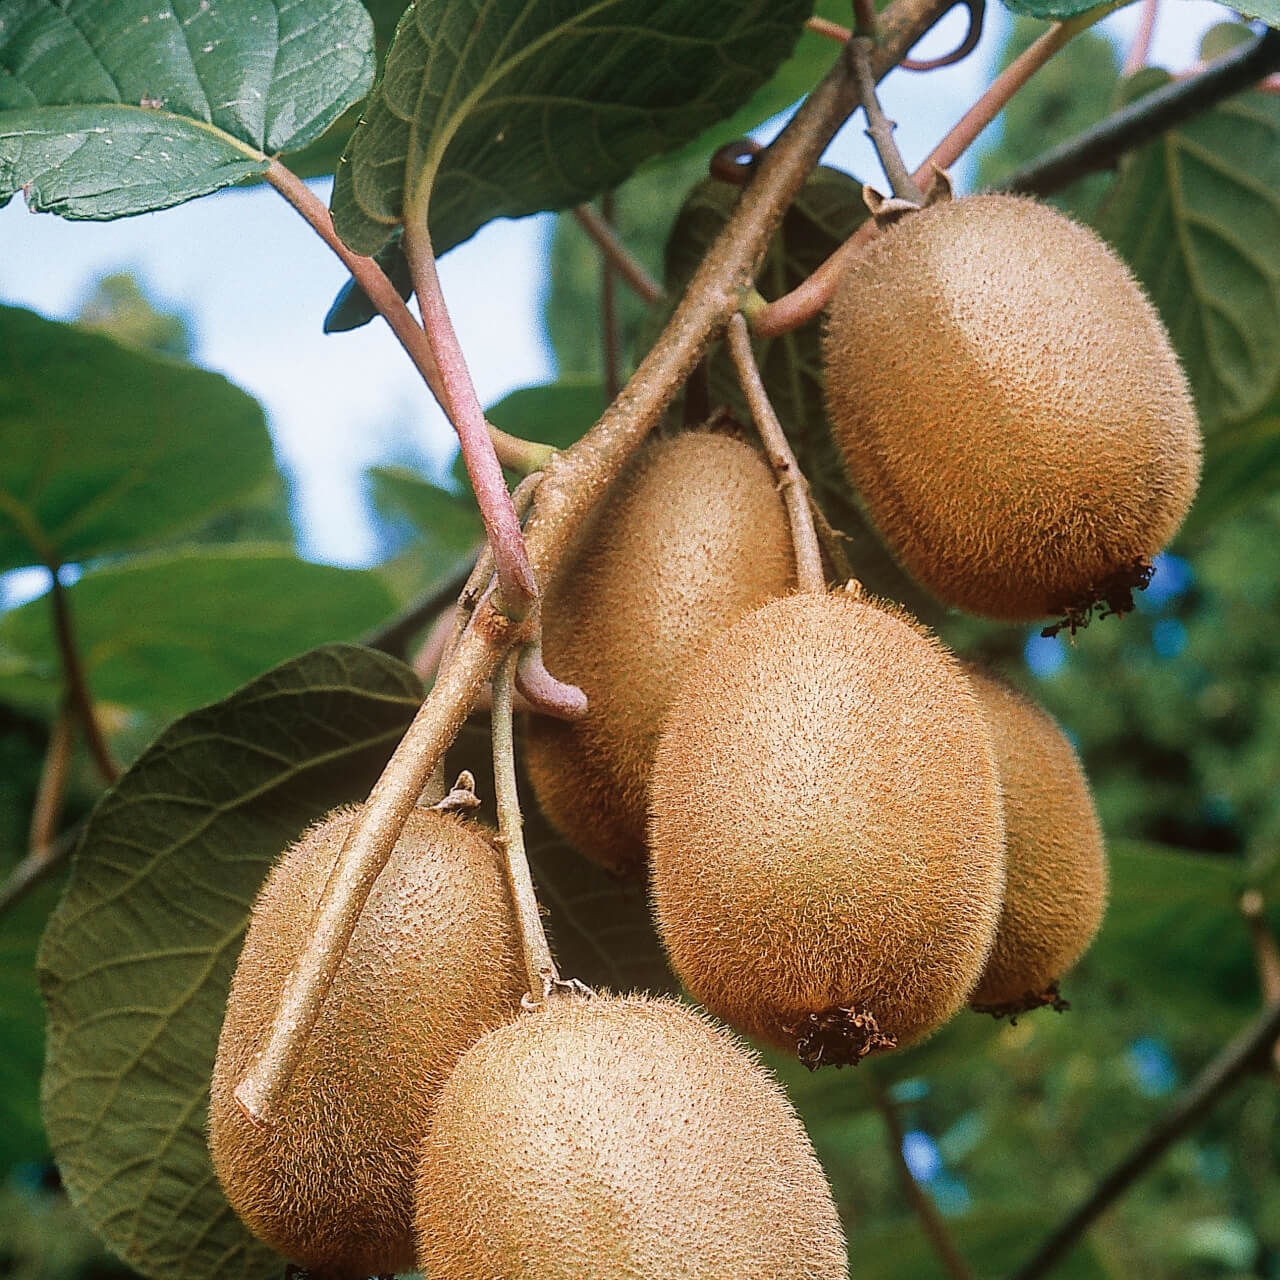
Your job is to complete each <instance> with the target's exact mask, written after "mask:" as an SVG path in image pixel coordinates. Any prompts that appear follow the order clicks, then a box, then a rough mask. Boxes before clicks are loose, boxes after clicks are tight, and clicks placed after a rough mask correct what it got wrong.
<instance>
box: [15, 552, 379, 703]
mask: <svg viewBox="0 0 1280 1280" xmlns="http://www.w3.org/2000/svg"><path fill="white" fill-rule="evenodd" d="M67 595H68V598H69V601H70V605H71V611H72V615H73V617H74V620H75V626H76V635H77V640H78V644H79V649H80V653H81V657H82V660H83V662H84V665H85V668H86V671H87V673H88V678H89V686H90V688H91V689H92V690H93V693H94V696H95V697H96V698H98V699H99V700H102V701H106V702H115V703H119V704H121V705H122V706H126V707H132V708H136V709H137V710H141V711H153V712H158V713H160V714H164V715H177V714H179V713H181V712H183V711H187V710H189V709H190V708H192V707H196V706H199V705H200V704H201V703H204V702H212V701H213V700H214V699H215V698H221V697H224V696H226V695H227V694H228V693H229V692H230V691H231V690H232V689H234V688H236V686H237V685H240V684H242V683H244V681H246V680H249V679H252V678H253V677H254V676H256V675H259V674H260V673H261V672H263V671H265V670H266V669H267V668H268V667H271V666H274V665H275V664H276V663H278V662H282V661H284V659H286V658H289V657H291V656H293V655H294V654H296V653H300V652H302V651H303V650H304V649H310V648H312V647H314V646H315V645H317V644H324V643H327V642H328V641H330V640H349V639H354V638H355V637H356V636H359V635H363V634H364V633H365V632H366V631H367V630H369V629H370V628H372V627H373V626H374V625H375V624H376V623H378V622H380V621H382V620H383V619H385V618H386V617H388V616H389V615H390V614H391V613H392V612H394V610H395V607H396V601H395V599H394V597H393V596H392V593H391V591H390V590H389V589H388V588H387V586H386V585H385V584H384V583H383V582H382V580H381V579H380V578H379V577H378V576H377V575H376V574H374V573H371V572H369V571H368V570H366V569H337V568H334V567H333V566H332V565H322V564H311V563H309V562H308V561H305V560H299V559H298V558H297V557H296V556H294V555H292V554H290V553H289V552H287V551H282V550H280V549H279V548H276V547H261V546H253V545H251V544H237V545H233V546H229V547H212V546H211V547H200V548H192V549H190V550H188V551H182V552H178V553H176V554H170V555H157V556H154V557H146V558H139V559H136V560H130V561H125V562H122V563H120V564H115V565H110V566H107V567H104V568H101V569H95V570H91V571H90V572H88V573H86V574H85V575H84V576H83V577H82V578H81V579H80V580H79V581H78V582H76V583H75V584H74V585H73V586H71V587H69V588H67ZM50 616H51V610H50V608H49V602H48V600H46V599H44V598H43V597H42V598H40V599H37V600H32V601H31V602H30V603H29V604H25V605H23V606H22V607H21V608H19V609H15V610H13V611H12V612H11V613H8V614H6V615H5V616H4V617H3V619H0V659H3V660H4V661H0V672H3V670H4V667H5V666H6V665H8V664H11V663H16V664H20V665H21V666H22V667H24V668H25V674H19V675H17V676H9V675H4V674H0V692H7V693H9V694H10V695H11V696H14V697H15V698H17V699H18V700H21V701H30V700H35V701H39V702H44V703H48V704H50V705H52V704H53V703H54V702H56V700H57V699H58V697H59V696H60V691H61V688H62V678H61V672H60V670H59V667H58V661H57V656H56V648H55V646H54V643H53V637H52V629H51V623H50Z"/></svg>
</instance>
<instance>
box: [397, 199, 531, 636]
mask: <svg viewBox="0 0 1280 1280" xmlns="http://www.w3.org/2000/svg"><path fill="white" fill-rule="evenodd" d="M404 249H405V256H406V257H407V258H408V259H409V271H410V274H411V275H412V277H413V290H414V293H415V294H416V295H417V298H418V308H419V310H420V311H421V312H422V327H423V329H424V330H425V332H426V335H427V340H428V341H429V342H430V344H431V351H432V354H433V355H434V356H435V360H436V367H437V368H438V369H439V371H440V383H441V389H442V390H443V391H444V408H445V412H446V413H448V415H449V420H450V421H451V422H452V423H453V429H454V430H455V431H456V432H457V433H458V443H459V444H460V445H461V446H462V461H463V463H464V464H465V465H466V468H467V476H468V478H469V479H470V481H471V487H472V489H473V490H474V491H475V495H476V504H477V506H479V508H480V519H481V520H482V521H483V522H484V531H485V534H486V536H487V538H488V540H489V546H490V547H491V548H492V549H493V559H494V564H495V566H496V572H497V575H498V595H499V600H498V603H499V606H500V608H501V609H502V612H503V613H505V614H507V615H508V616H510V617H512V618H523V617H524V616H525V615H526V614H527V613H528V612H529V610H530V609H531V608H532V606H533V604H534V602H535V601H536V600H537V598H538V582H537V579H536V578H535V577H534V575H533V569H532V567H531V566H530V564H529V553H528V551H527V550H526V548H525V545H524V535H523V533H521V531H520V520H519V517H518V516H517V515H516V509H515V507H514V506H513V505H512V502H511V494H510V492H509V490H508V489H507V482H506V479H505V478H504V477H503V474H502V464H501V463H500V462H499V461H498V455H497V454H496V453H495V452H494V448H493V441H492V440H490V439H489V431H488V427H487V426H486V424H485V420H484V410H483V409H482V408H481V407H480V398H479V397H478V396H477V395H476V388H475V384H474V383H473V382H472V381H471V370H470V369H468V368H467V361H466V358H465V357H464V356H463V354H462V347H461V345H460V344H459V342H458V335H457V334H456V333H455V332H454V328H453V321H452V320H451V319H450V318H449V309H448V307H446V306H445V301H444V294H443V292H442V291H441V289H440V277H439V275H438V274H437V273H436V257H435V254H434V253H433V252H432V249H431V239H430V236H429V235H428V233H427V229H426V224H425V222H419V223H417V224H415V225H413V226H409V225H406V226H405V229H404Z"/></svg>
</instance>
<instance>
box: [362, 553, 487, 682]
mask: <svg viewBox="0 0 1280 1280" xmlns="http://www.w3.org/2000/svg"><path fill="white" fill-rule="evenodd" d="M470 572H471V566H470V565H468V566H466V567H465V568H462V569H459V570H458V571H457V572H455V573H453V574H451V575H450V577H449V578H448V579H447V580H446V581H445V582H443V583H441V585H440V586H438V587H432V588H431V589H430V590H428V591H426V592H425V593H424V594H422V595H421V596H419V597H418V598H417V599H416V600H415V601H413V603H412V604H410V605H409V606H408V607H407V608H406V609H405V610H404V611H403V612H402V613H398V614H397V615H396V616H395V617H394V618H392V619H391V621H390V622H385V623H383V624H382V625H381V626H380V627H378V629H377V630H376V631H371V632H369V634H368V635H366V636H364V637H363V638H362V639H361V641H360V643H361V644H363V645H366V646H368V648H370V649H379V650H381V651H382V652H383V653H389V654H390V655H391V656H392V657H393V658H400V659H401V660H403V659H404V658H405V657H406V656H407V655H408V652H409V641H410V640H412V639H413V637H414V636H415V635H417V634H418V632H419V631H421V630H422V628H423V627H425V626H426V625H427V624H428V623H429V622H430V621H431V619H432V618H434V617H435V616H436V615H437V614H438V613H439V612H440V611H441V610H442V609H445V608H447V607H448V606H449V605H451V604H452V603H453V602H454V601H455V600H456V599H457V598H458V592H459V591H461V590H462V587H463V584H464V583H465V582H466V579H467V575H468V574H469V573H470ZM490 572H492V570H490ZM419 674H421V673H419Z"/></svg>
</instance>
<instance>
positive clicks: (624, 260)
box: [573, 204, 666, 306]
mask: <svg viewBox="0 0 1280 1280" xmlns="http://www.w3.org/2000/svg"><path fill="white" fill-rule="evenodd" d="M573 216H574V220H575V221H576V222H577V224H578V226H580V227H581V228H582V229H583V231H585V232H586V233H587V235H589V236H590V237H591V239H592V240H593V241H594V242H595V245H596V248H598V249H599V250H600V252H601V253H602V254H603V255H604V257H605V259H606V260H607V261H608V262H609V263H610V265H611V266H612V267H613V269H614V270H615V271H616V272H617V273H618V274H619V275H620V276H621V277H622V279H623V280H624V281H625V282H626V284H627V285H628V286H629V287H630V289H631V291H632V292H633V293H634V294H635V295H636V297H638V298H640V299H642V300H643V301H644V302H646V303H648V304H649V306H653V305H654V304H655V303H657V302H661V301H662V299H663V298H664V297H665V296H666V294H665V291H664V290H663V288H662V286H661V285H660V284H659V283H658V282H657V281H656V280H655V279H654V278H653V277H652V276H651V275H650V274H649V273H648V271H646V270H645V267H644V264H643V263H642V262H641V261H640V260H639V259H638V258H637V257H636V256H635V255H634V254H633V253H632V252H631V250H630V249H628V248H627V246H626V245H625V244H623V243H622V241H621V240H619V239H618V234H617V232H616V231H614V229H613V227H612V226H610V224H609V222H608V221H607V220H606V219H604V218H602V217H601V216H600V215H599V214H598V213H597V212H596V211H595V210H594V209H593V208H592V207H591V206H590V205H589V204H580V205H579V206H578V207H577V208H576V209H575V210H574V211H573Z"/></svg>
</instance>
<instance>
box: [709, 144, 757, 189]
mask: <svg viewBox="0 0 1280 1280" xmlns="http://www.w3.org/2000/svg"><path fill="white" fill-rule="evenodd" d="M763 150H764V148H763V147H762V146H761V145H760V144H759V143H758V142H757V141H756V140H755V139H754V138H737V139H735V140H734V141H733V142H726V143H725V144H724V146H723V147H717V148H716V150H715V152H714V153H713V154H712V156H711V161H710V163H709V164H708V166H707V169H708V171H709V172H710V174H711V176H712V177H713V178H716V179H717V180H718V181H720V182H728V183H730V184H732V185H733V186H735V187H745V186H746V185H747V183H748V182H750V181H751V166H752V165H753V164H754V163H755V159H756V156H758V155H759V154H760V153H761V152H762V151H763Z"/></svg>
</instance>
